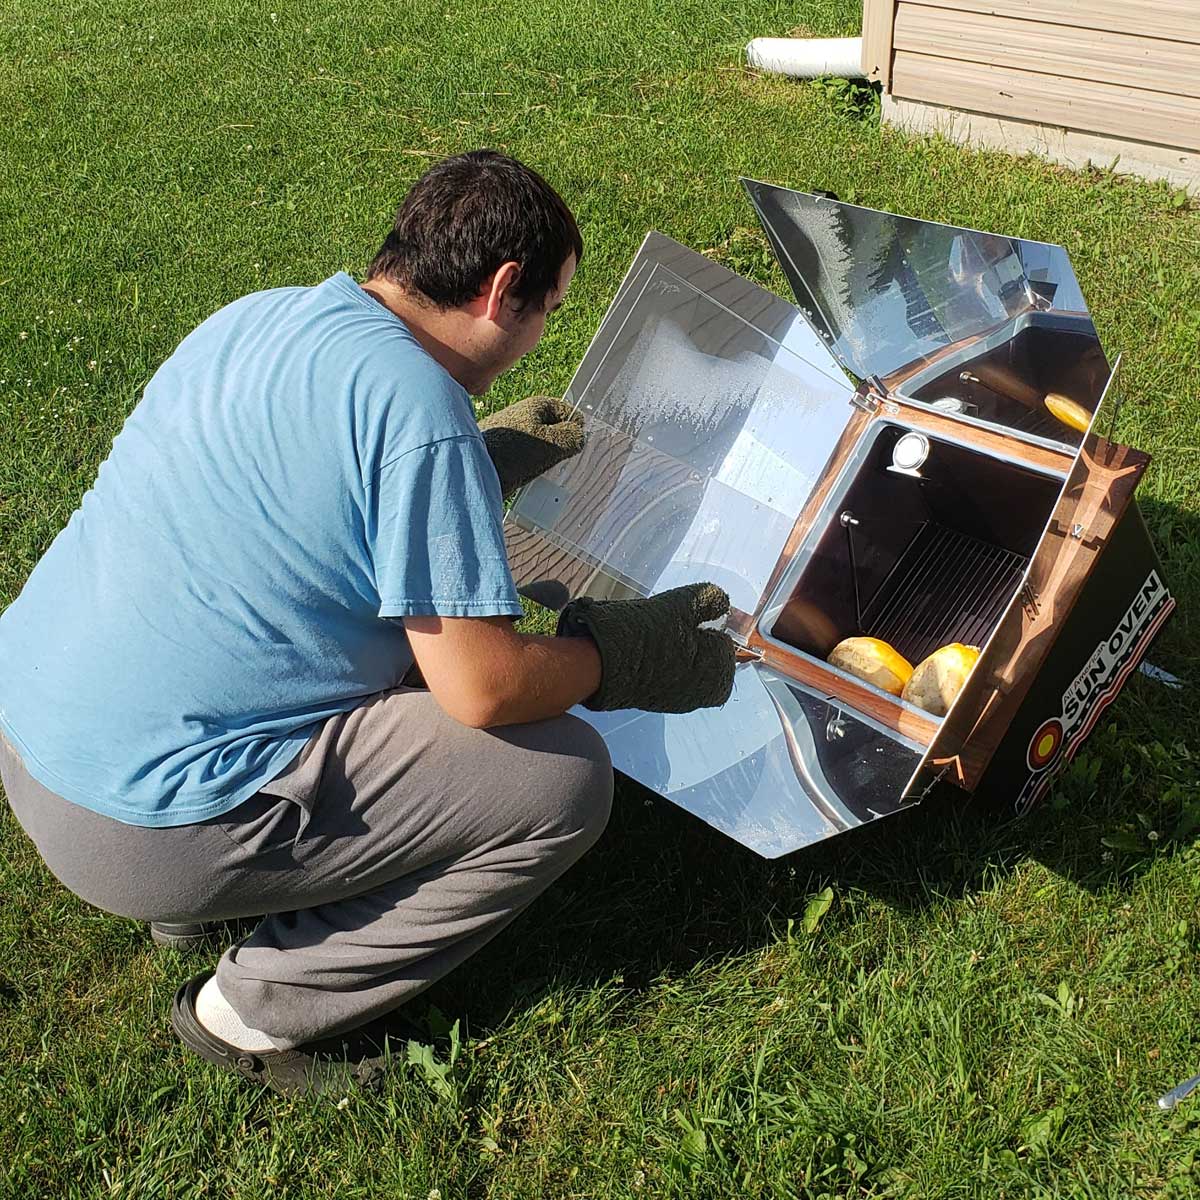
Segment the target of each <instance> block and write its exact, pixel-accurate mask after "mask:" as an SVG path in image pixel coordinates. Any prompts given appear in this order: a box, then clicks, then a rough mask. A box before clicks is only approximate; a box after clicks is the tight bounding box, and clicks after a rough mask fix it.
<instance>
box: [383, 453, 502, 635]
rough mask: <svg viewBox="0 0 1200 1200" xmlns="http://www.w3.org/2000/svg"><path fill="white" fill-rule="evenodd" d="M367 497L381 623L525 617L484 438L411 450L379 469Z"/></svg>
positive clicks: (492, 468) (498, 491) (497, 491)
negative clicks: (435, 618) (427, 618)
mask: <svg viewBox="0 0 1200 1200" xmlns="http://www.w3.org/2000/svg"><path fill="white" fill-rule="evenodd" d="M368 496H369V517H368V538H367V540H368V550H369V552H370V555H371V559H372V562H373V563H374V567H375V584H376V588H377V590H378V592H379V615H380V616H381V617H413V616H443V617H488V616H520V615H521V611H522V609H521V601H520V598H519V597H518V596H517V589H516V586H515V584H514V583H513V578H512V573H511V572H510V571H509V569H508V556H507V554H506V553H505V550H504V533H503V528H502V526H503V507H502V504H501V498H500V482H499V480H498V479H497V478H496V470H495V468H494V467H493V466H492V461H491V459H490V458H488V454H487V448H486V447H485V446H484V444H483V441H482V439H481V438H479V437H478V436H471V435H462V436H459V437H450V438H444V439H442V440H440V441H436V442H431V443H429V444H427V445H424V446H419V447H417V448H416V449H414V450H409V451H407V452H406V453H405V454H403V455H401V456H400V457H399V458H397V459H395V460H393V461H392V462H390V463H387V464H386V465H385V466H383V467H381V468H380V470H379V471H378V472H377V473H376V475H375V478H374V479H373V480H372V483H371V487H370V489H369V492H368Z"/></svg>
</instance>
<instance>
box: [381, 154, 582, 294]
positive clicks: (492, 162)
mask: <svg viewBox="0 0 1200 1200" xmlns="http://www.w3.org/2000/svg"><path fill="white" fill-rule="evenodd" d="M572 253H574V255H575V259H576V261H577V262H578V260H579V259H581V258H582V257H583V239H582V238H581V237H580V236H579V226H578V225H576V223H575V218H574V217H573V216H572V215H571V210H570V209H569V208H567V206H566V204H564V203H563V200H562V197H561V196H559V194H558V193H557V192H556V191H555V190H554V189H553V188H552V187H551V186H550V185H549V184H548V183H547V182H546V181H545V180H544V179H543V178H542V177H541V176H540V175H539V174H538V173H537V172H536V171H534V170H531V169H530V168H529V167H527V166H525V164H524V163H519V162H517V160H516V159H515V158H509V157H508V155H506V154H500V153H499V152H498V151H496V150H472V151H471V152H470V153H468V154H456V155H455V156H454V157H453V158H446V159H443V160H442V161H441V162H440V163H438V164H437V165H436V166H433V167H430V168H429V170H428V171H426V172H425V174H424V175H422V176H421V178H420V179H418V180H417V182H416V183H414V184H413V186H412V190H411V191H410V192H409V193H408V195H407V196H405V197H404V203H403V204H401V205H400V210H399V212H397V213H396V221H395V224H394V225H393V226H392V231H391V233H389V234H388V235H387V239H386V240H385V241H384V243H383V245H382V247H380V250H379V253H378V254H376V255H375V257H374V259H373V260H372V261H371V265H370V267H369V268H368V270H367V278H368V279H376V278H379V277H380V276H382V277H383V278H384V279H388V280H390V281H391V282H393V283H398V284H400V286H401V287H403V288H406V289H407V290H408V291H411V292H418V293H420V294H421V295H424V296H426V297H428V299H429V300H430V301H432V302H433V303H434V304H435V305H436V306H437V307H438V308H442V309H446V308H457V307H459V306H461V305H463V304H466V303H468V302H469V301H471V300H473V299H475V297H476V296H478V295H479V293H480V291H481V290H482V288H483V283H484V280H486V279H487V278H488V276H489V275H491V274H492V273H493V272H495V271H496V270H497V269H498V268H499V267H500V266H501V265H502V264H503V263H506V262H515V263H517V264H518V265H519V266H520V268H521V276H520V278H519V279H518V280H517V282H516V285H515V286H514V288H513V292H512V294H513V297H514V299H517V300H519V301H522V302H524V303H531V302H532V303H534V304H536V305H538V306H539V307H541V306H542V305H544V304H545V301H546V295H547V293H548V292H549V291H550V290H551V289H552V288H553V287H554V286H555V285H556V284H557V283H558V276H559V272H560V271H561V270H562V267H563V264H564V263H565V262H566V261H567V259H568V257H570V255H571V254H572Z"/></svg>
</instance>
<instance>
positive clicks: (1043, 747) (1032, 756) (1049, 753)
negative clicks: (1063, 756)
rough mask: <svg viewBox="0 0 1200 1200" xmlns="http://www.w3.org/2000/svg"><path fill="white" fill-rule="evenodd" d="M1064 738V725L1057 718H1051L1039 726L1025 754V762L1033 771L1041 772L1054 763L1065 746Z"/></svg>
mask: <svg viewBox="0 0 1200 1200" xmlns="http://www.w3.org/2000/svg"><path fill="white" fill-rule="evenodd" d="M1063 736H1064V730H1063V723H1062V721H1060V720H1059V719H1058V718H1057V717H1051V718H1050V720H1048V721H1043V722H1042V724H1041V725H1039V726H1038V728H1037V732H1036V733H1035V734H1034V735H1033V737H1032V738H1031V739H1030V741H1029V749H1028V750H1027V751H1026V753H1025V761H1026V763H1027V764H1028V765H1029V769H1030V770H1031V771H1041V770H1042V769H1043V768H1044V767H1047V766H1049V765H1050V763H1052V762H1053V761H1054V758H1055V756H1056V755H1057V754H1058V751H1059V749H1060V748H1061V746H1062V744H1063Z"/></svg>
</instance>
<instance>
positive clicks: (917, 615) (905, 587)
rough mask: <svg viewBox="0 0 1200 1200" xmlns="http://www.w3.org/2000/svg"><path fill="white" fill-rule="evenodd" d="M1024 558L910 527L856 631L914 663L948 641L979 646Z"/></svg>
mask: <svg viewBox="0 0 1200 1200" xmlns="http://www.w3.org/2000/svg"><path fill="white" fill-rule="evenodd" d="M1028 565H1029V559H1027V558H1024V557H1022V556H1021V555H1020V554H1014V553H1013V552H1012V551H1011V550H1005V549H1003V548H1002V547H1000V546H993V545H992V544H991V543H990V542H984V541H981V540H980V539H979V538H974V537H971V536H970V535H969V534H965V533H959V532H958V531H957V530H954V529H949V528H947V527H946V526H945V525H937V524H935V523H934V522H932V521H926V522H925V524H923V525H922V526H921V528H920V529H919V530H917V533H916V535H915V536H914V538H913V540H912V541H911V542H910V543H909V544H908V547H907V549H906V550H905V551H904V553H903V554H902V555H901V556H900V559H899V561H898V562H897V563H896V565H895V566H894V567H893V568H892V570H891V572H890V573H889V574H888V577H887V578H886V579H885V580H884V581H883V583H882V584H881V585H880V588H879V590H878V591H877V592H876V593H875V595H874V596H872V597H871V599H870V601H869V602H868V604H867V606H866V607H865V608H864V609H863V613H862V631H863V633H864V634H867V635H868V636H870V637H877V638H882V639H883V641H885V642H887V643H888V644H889V645H891V646H894V647H895V648H896V650H898V651H899V652H900V653H901V654H903V655H904V657H905V658H907V659H908V660H909V662H911V663H912V664H913V665H914V666H915V665H916V664H917V663H919V662H920V661H921V660H922V659H923V658H926V657H927V656H928V655H930V654H932V653H933V652H934V651H935V650H936V649H938V647H940V646H944V645H946V644H947V643H948V642H963V643H965V644H966V645H968V646H982V645H983V643H984V641H985V640H986V639H987V637H988V635H989V634H990V633H991V631H992V629H993V628H994V627H995V625H996V623H997V622H998V621H999V620H1000V617H1001V615H1002V614H1003V612H1004V609H1005V608H1006V607H1007V605H1008V603H1009V601H1010V600H1011V599H1012V598H1013V596H1014V595H1015V594H1016V591H1017V586H1018V585H1019V584H1020V582H1021V577H1022V575H1024V573H1025V568H1026V567H1027V566H1028Z"/></svg>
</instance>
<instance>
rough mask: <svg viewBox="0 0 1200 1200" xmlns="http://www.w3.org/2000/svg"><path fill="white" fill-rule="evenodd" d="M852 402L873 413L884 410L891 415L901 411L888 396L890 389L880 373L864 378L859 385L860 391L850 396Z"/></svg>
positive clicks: (855, 405)
mask: <svg viewBox="0 0 1200 1200" xmlns="http://www.w3.org/2000/svg"><path fill="white" fill-rule="evenodd" d="M850 403H851V404H853V405H854V407H855V408H861V409H862V410H863V412H865V413H870V414H872V415H874V414H875V413H877V412H879V411H880V410H882V411H883V412H885V413H887V414H888V415H889V416H894V415H895V414H896V413H898V412H899V411H900V409H899V408H898V407H897V406H896V404H895V403H894V402H893V401H892V400H890V399H889V398H888V390H887V388H886V387H884V384H883V380H882V379H880V378H879V376H878V375H871V376H869V377H868V378H866V379H864V380H863V382H862V383H860V384H859V385H858V391H856V392H855V393H854V394H853V395H852V396H851V397H850Z"/></svg>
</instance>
